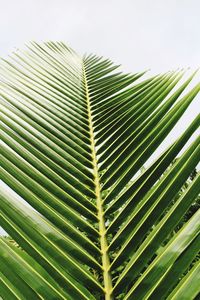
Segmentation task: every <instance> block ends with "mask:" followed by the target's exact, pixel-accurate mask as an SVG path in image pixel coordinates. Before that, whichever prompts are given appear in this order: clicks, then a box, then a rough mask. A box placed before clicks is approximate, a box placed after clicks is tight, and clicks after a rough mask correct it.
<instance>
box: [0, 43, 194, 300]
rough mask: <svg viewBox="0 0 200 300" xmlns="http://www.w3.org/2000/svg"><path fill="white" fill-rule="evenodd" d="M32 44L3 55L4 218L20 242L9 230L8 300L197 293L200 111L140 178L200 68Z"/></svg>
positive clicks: (5, 258)
mask: <svg viewBox="0 0 200 300" xmlns="http://www.w3.org/2000/svg"><path fill="white" fill-rule="evenodd" d="M27 49H28V50H24V51H17V52H16V53H13V54H12V55H11V56H10V57H9V59H7V60H6V59H2V60H1V63H0V106H1V112H0V113H1V118H0V128H1V132H0V136H1V147H0V156H1V159H0V161H1V164H0V168H1V173H0V174H1V182H2V183H1V185H0V190H1V193H0V195H1V201H0V217H1V218H0V225H1V226H2V227H3V229H4V230H5V231H6V232H7V233H8V234H9V235H10V236H11V237H12V238H13V239H14V240H15V241H16V242H17V244H18V245H19V246H20V247H16V246H15V245H13V243H11V242H9V241H8V240H7V239H5V238H3V237H1V238H0V259H1V263H0V275H1V279H0V296H1V297H2V298H3V299H6V300H7V299H28V298H30V299H106V300H109V299H110V300H111V299H182V297H183V295H184V294H187V297H189V298H187V299H193V298H194V297H196V296H197V295H198V293H199V285H198V283H197V280H198V274H199V273H198V272H199V271H198V270H199V262H198V259H197V257H198V249H199V246H200V240H199V235H198V234H199V227H200V223H199V211H197V212H196V213H194V215H193V216H192V217H191V218H189V219H188V221H187V222H186V223H185V224H184V226H183V227H180V226H179V224H180V221H181V220H182V218H183V217H184V216H185V214H186V213H187V212H188V210H190V208H191V206H192V205H193V203H194V202H195V200H196V198H197V196H198V194H199V191H200V176H199V175H197V176H196V177H195V179H194V180H193V181H192V182H191V184H190V185H189V188H188V189H186V191H185V192H184V193H183V194H182V195H181V196H179V191H180V189H181V188H182V186H183V185H184V183H185V182H186V180H187V179H188V177H189V176H190V174H191V173H192V172H193V170H194V169H195V167H196V165H197V164H198V162H199V154H200V139H199V137H198V136H197V134H196V131H197V130H198V128H199V125H200V115H198V116H197V117H196V118H195V119H194V120H193V121H192V122H191V124H189V125H188V128H187V129H186V130H185V132H183V134H182V135H181V136H180V137H178V138H177V139H176V140H175V141H174V142H173V144H171V145H170V146H169V147H168V148H167V149H166V150H165V151H164V152H163V153H162V154H160V156H158V158H157V159H156V160H155V161H153V162H152V164H151V165H149V166H148V167H147V168H146V169H145V170H144V172H142V173H141V174H140V169H141V167H142V166H144V164H146V163H147V164H148V162H149V158H150V157H151V156H152V154H154V152H155V151H156V150H157V149H158V147H159V145H160V144H161V143H162V142H163V141H164V139H165V138H166V136H167V135H168V134H169V133H170V132H171V130H172V129H173V128H174V126H175V125H176V123H177V122H178V121H179V119H180V118H181V116H182V115H183V114H184V112H185V111H186V110H187V108H188V106H189V105H190V103H191V102H192V101H193V99H194V98H195V96H196V95H197V94H198V92H199V90H200V84H197V85H196V86H195V87H193V88H192V89H191V90H190V91H189V92H187V93H184V92H185V89H186V88H187V87H188V85H189V83H190V82H191V80H192V79H193V77H194V75H195V73H196V72H195V73H194V74H192V75H191V76H190V77H189V78H187V79H186V80H185V81H184V82H183V83H182V84H180V80H182V77H183V76H184V75H185V74H184V72H183V71H182V70H181V71H175V72H174V71H172V72H168V73H166V74H163V75H158V76H154V77H151V78H149V79H142V76H144V75H145V74H146V72H143V73H136V74H133V75H132V74H123V73H121V72H118V71H117V72H116V71H115V70H116V69H117V68H118V67H119V66H116V65H114V64H113V63H112V62H111V61H110V60H108V59H104V58H102V57H97V56H95V55H89V56H84V57H81V56H79V55H78V54H76V53H75V52H74V51H73V50H72V49H71V48H69V47H67V46H66V45H65V44H63V43H61V42H58V43H53V42H48V43H44V44H37V43H35V42H34V43H31V44H30V45H28V46H27ZM137 80H138V81H137ZM178 84H179V86H178V88H176V89H175V87H176V86H177V85H178ZM174 89H175V90H174ZM182 93H184V95H183V96H182ZM193 135H195V136H196V139H195V140H193V142H191V143H190V145H189V146H187V147H185V145H186V144H187V143H188V141H189V140H190V138H191V136H193ZM183 148H184V149H183ZM182 150H184V151H182ZM180 153H181V154H180ZM178 156H179V157H178ZM175 160H176V161H175ZM174 161H175V163H174ZM177 226H178V227H177ZM177 228H178V229H177ZM173 232H175V234H173ZM169 237H170V238H169ZM191 264H192V265H193V267H190V266H191ZM172 279H173V280H172ZM188 287H189V288H188Z"/></svg>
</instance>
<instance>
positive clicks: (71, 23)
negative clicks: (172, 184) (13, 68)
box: [0, 0, 200, 154]
mask: <svg viewBox="0 0 200 300" xmlns="http://www.w3.org/2000/svg"><path fill="white" fill-rule="evenodd" d="M31 40H36V41H48V40H54V41H60V40H62V41H64V42H65V43H67V44H68V45H70V46H71V47H72V48H74V49H75V50H76V51H77V52H79V53H80V54H83V53H85V52H87V53H90V52H92V53H95V54H98V55H103V56H105V57H109V58H112V60H113V61H114V62H116V63H120V64H122V68H123V70H125V71H128V72H138V71H143V70H146V69H149V68H150V69H151V71H150V74H155V73H160V72H165V71H168V70H172V69H173V70H174V69H176V68H183V67H184V68H188V67H190V68H191V70H195V69H197V68H199V67H200V0H100V1H97V0H72V1H71V0H0V56H3V57H5V56H6V55H7V54H9V53H11V52H12V51H13V50H15V49H18V48H20V47H23V46H24V44H25V43H27V42H28V41H31ZM198 81H200V71H199V73H198V75H197V76H196V79H195V80H194V83H193V85H194V84H195V83H197V82H198ZM193 85H191V87H192V86H193ZM199 99H200V97H199V96H198V97H197V98H196V100H195V101H194V103H193V104H192V105H191V106H190V108H189V109H188V111H187V113H186V114H185V115H184V117H183V118H182V121H180V122H179V123H178V124H177V126H176V127H175V129H174V131H173V132H172V133H171V134H170V135H169V137H168V139H166V141H165V142H164V143H163V146H162V147H161V148H160V149H159V150H158V151H157V153H158V152H160V151H161V150H162V149H163V148H164V147H165V146H166V145H167V144H168V143H169V141H170V142H171V141H173V140H174V139H175V138H176V137H177V136H178V135H179V134H180V133H181V132H182V131H183V130H184V129H185V128H186V127H187V125H188V124H189V123H190V122H191V120H192V119H193V118H194V116H195V115H196V114H197V113H198V111H199ZM157 153H156V154H157Z"/></svg>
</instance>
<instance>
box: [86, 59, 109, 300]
mask: <svg viewBox="0 0 200 300" xmlns="http://www.w3.org/2000/svg"><path fill="white" fill-rule="evenodd" d="M83 78H84V84H85V91H86V101H87V108H88V120H89V130H90V140H91V151H92V159H93V172H94V179H95V194H96V204H97V211H98V220H99V238H100V247H101V253H102V268H103V280H104V289H105V300H113V299H114V298H113V294H112V290H113V286H112V278H111V274H110V271H109V269H110V258H109V255H108V251H107V250H108V242H107V237H106V226H105V219H104V210H103V201H102V197H101V185H100V178H99V172H98V163H97V157H96V150H95V139H94V130H93V122H92V110H91V104H90V94H89V88H88V83H87V75H86V71H85V66H84V63H83Z"/></svg>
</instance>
